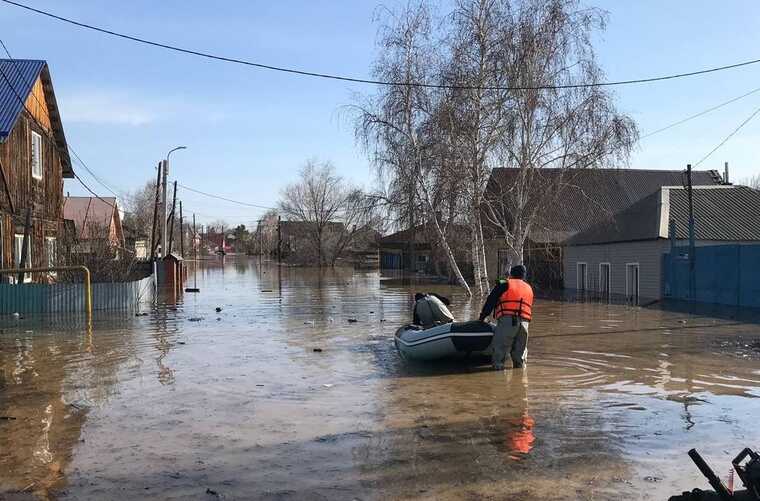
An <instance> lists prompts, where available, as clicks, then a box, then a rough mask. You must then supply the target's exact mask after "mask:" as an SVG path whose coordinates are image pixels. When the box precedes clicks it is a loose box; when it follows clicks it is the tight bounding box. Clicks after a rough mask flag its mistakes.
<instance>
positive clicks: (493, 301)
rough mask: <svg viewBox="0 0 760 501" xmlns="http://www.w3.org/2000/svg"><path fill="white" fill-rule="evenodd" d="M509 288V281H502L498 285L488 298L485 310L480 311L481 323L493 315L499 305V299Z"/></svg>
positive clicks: (484, 306)
mask: <svg viewBox="0 0 760 501" xmlns="http://www.w3.org/2000/svg"><path fill="white" fill-rule="evenodd" d="M508 288H509V282H508V281H507V280H501V281H499V283H497V284H496V285H495V286H494V288H493V289H491V292H490V293H489V294H488V297H487V298H486V303H485V304H484V305H483V309H482V310H481V311H480V321H481V322H482V321H484V320H485V319H486V317H487V316H488V315H490V314H492V313H493V310H494V309H495V308H496V305H497V304H499V298H500V297H501V295H502V294H504V293H505V292H507V289H508Z"/></svg>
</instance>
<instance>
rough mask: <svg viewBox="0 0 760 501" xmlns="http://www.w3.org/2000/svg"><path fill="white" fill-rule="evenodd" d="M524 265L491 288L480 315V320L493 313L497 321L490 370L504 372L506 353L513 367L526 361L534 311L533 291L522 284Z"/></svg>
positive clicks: (515, 268) (517, 367)
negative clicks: (529, 328) (529, 326)
mask: <svg viewBox="0 0 760 501" xmlns="http://www.w3.org/2000/svg"><path fill="white" fill-rule="evenodd" d="M525 272H526V270H525V266H523V265H521V264H520V265H517V266H513V267H512V269H511V270H509V278H507V279H506V280H500V281H499V283H498V284H496V286H495V287H494V288H493V290H492V291H491V293H490V294H489V295H488V298H487V299H486V304H484V305H483V310H482V311H481V312H480V321H481V322H482V321H484V320H485V319H486V317H487V316H488V315H491V314H493V319H494V320H496V331H495V332H494V336H493V342H492V343H491V344H492V349H493V353H492V355H491V362H492V363H493V368H494V369H496V370H502V369H504V361H505V359H506V358H507V352H509V354H510V356H511V358H512V366H513V367H514V368H515V369H519V368H522V367H523V366H524V365H525V361H526V360H527V358H528V324H529V323H530V319H531V313H532V309H533V288H532V287H531V286H530V285H529V284H528V283H527V282H526V281H525Z"/></svg>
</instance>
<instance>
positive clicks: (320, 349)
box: [311, 348, 322, 353]
mask: <svg viewBox="0 0 760 501" xmlns="http://www.w3.org/2000/svg"><path fill="white" fill-rule="evenodd" d="M311 351H313V352H316V353H322V348H314V349H313V350H311Z"/></svg>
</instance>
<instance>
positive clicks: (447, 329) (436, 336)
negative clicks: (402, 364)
mask: <svg viewBox="0 0 760 501" xmlns="http://www.w3.org/2000/svg"><path fill="white" fill-rule="evenodd" d="M493 329H494V327H493V325H491V324H489V323H486V322H479V321H477V320H476V321H472V322H453V323H449V324H442V325H436V326H435V327H430V328H428V329H423V328H422V327H420V326H419V325H405V326H403V327H401V328H400V329H399V330H397V331H396V335H395V336H394V342H395V344H396V349H397V350H398V352H399V354H400V355H401V356H402V357H403V358H407V359H411V360H437V359H440V358H456V357H464V356H470V355H485V354H487V353H489V349H490V347H491V341H493Z"/></svg>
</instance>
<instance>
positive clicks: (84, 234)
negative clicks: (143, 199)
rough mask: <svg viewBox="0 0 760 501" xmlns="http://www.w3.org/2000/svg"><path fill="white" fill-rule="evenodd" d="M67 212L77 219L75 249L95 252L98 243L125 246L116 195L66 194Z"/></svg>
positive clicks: (74, 220) (78, 251) (121, 248)
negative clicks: (76, 195) (81, 195)
mask: <svg viewBox="0 0 760 501" xmlns="http://www.w3.org/2000/svg"><path fill="white" fill-rule="evenodd" d="M63 216H64V218H65V219H68V220H71V221H73V222H74V228H75V243H74V248H73V251H74V252H75V253H80V254H89V253H93V252H96V246H97V245H103V244H106V245H108V246H110V247H111V248H113V249H117V250H119V251H121V250H123V249H124V244H125V242H124V230H123V228H122V225H121V216H120V215H119V209H118V204H117V201H116V199H115V198H110V197H102V198H95V197H66V199H65V201H64V206H63Z"/></svg>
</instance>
